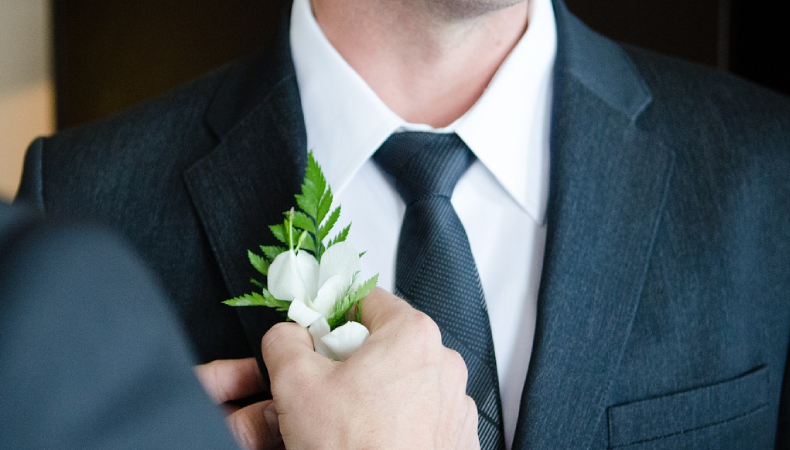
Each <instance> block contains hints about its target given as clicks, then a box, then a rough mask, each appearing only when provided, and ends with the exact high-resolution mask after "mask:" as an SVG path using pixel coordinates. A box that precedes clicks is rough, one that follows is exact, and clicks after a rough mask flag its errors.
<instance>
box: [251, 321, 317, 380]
mask: <svg viewBox="0 0 790 450" xmlns="http://www.w3.org/2000/svg"><path fill="white" fill-rule="evenodd" d="M261 354H262V355H263V361H264V362H265V363H266V369H268V371H269V377H270V378H271V379H275V378H278V375H279V374H280V373H281V372H282V370H283V369H285V368H287V366H288V364H292V363H294V362H296V361H320V360H322V359H326V358H324V357H322V356H320V355H318V354H317V353H315V351H313V338H312V337H311V336H310V333H309V332H308V331H307V329H305V328H303V327H301V326H299V325H298V324H295V323H288V322H281V323H278V324H276V325H274V326H273V327H272V328H271V329H270V330H269V331H268V332H266V334H265V335H264V336H263V339H262V340H261Z"/></svg>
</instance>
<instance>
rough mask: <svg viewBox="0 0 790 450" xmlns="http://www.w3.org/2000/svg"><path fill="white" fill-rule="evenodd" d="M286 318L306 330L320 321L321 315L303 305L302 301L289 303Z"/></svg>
mask: <svg viewBox="0 0 790 450" xmlns="http://www.w3.org/2000/svg"><path fill="white" fill-rule="evenodd" d="M288 318H289V319H291V320H293V321H294V322H296V323H298V324H299V325H301V326H303V327H305V328H307V327H309V326H310V325H312V324H313V323H314V322H315V321H317V320H318V319H320V318H321V314H320V313H318V312H316V311H315V310H314V309H312V308H310V307H309V306H307V305H305V303H304V302H303V301H301V300H294V301H292V302H291V306H289V307H288ZM328 326H329V325H327V327H328Z"/></svg>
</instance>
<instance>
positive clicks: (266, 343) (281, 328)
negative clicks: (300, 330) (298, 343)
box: [261, 322, 291, 354]
mask: <svg viewBox="0 0 790 450" xmlns="http://www.w3.org/2000/svg"><path fill="white" fill-rule="evenodd" d="M289 325H290V324H289V323H287V322H279V323H276V324H275V325H274V326H273V327H271V328H269V331H267V332H266V334H264V335H263V339H262V340H261V351H262V352H263V353H264V354H266V353H267V352H268V351H270V350H271V349H272V348H275V347H276V345H277V343H278V342H281V341H282V340H285V339H287V338H288V335H290V334H291V327H290V326H289Z"/></svg>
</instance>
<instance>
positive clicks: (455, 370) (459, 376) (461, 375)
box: [446, 349, 469, 388]
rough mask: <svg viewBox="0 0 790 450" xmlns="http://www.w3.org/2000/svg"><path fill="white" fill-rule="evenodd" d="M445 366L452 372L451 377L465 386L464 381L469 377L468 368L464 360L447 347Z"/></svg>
mask: <svg viewBox="0 0 790 450" xmlns="http://www.w3.org/2000/svg"><path fill="white" fill-rule="evenodd" d="M446 360H447V366H448V368H449V370H450V373H451V374H452V379H455V380H457V382H458V384H460V385H461V386H463V387H464V388H466V381H467V379H468V377H469V370H468V368H467V367H466V361H464V357H463V356H461V354H460V353H458V352H457V351H455V350H451V349H447V357H446Z"/></svg>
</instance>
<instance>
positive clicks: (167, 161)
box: [25, 58, 251, 211]
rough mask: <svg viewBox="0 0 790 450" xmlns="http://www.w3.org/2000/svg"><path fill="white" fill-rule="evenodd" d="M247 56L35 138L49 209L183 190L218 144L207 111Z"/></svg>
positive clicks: (39, 169)
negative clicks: (154, 190) (150, 189)
mask: <svg viewBox="0 0 790 450" xmlns="http://www.w3.org/2000/svg"><path fill="white" fill-rule="evenodd" d="M250 59H251V58H245V59H242V60H239V61H236V62H234V63H231V64H229V65H227V66H225V67H222V68H220V69H217V70H215V71H213V72H210V73H208V74H206V75H203V76H201V77H200V78H198V79H196V80H194V81H192V82H190V83H188V84H185V85H183V86H181V87H178V88H176V89H174V90H172V91H170V92H168V93H165V94H163V95H161V96H158V97H156V98H153V99H151V100H148V101H146V102H144V103H141V104H139V105H136V106H133V107H131V108H129V109H126V110H124V111H121V112H118V113H115V114H113V115H111V116H108V117H106V118H103V119H100V120H98V121H95V122H92V123H89V124H85V125H81V126H78V127H75V128H71V129H67V130H64V131H61V132H59V133H57V134H55V135H53V136H51V137H48V138H44V139H42V140H40V141H39V142H37V145H38V147H39V155H38V158H39V161H37V162H36V163H37V166H38V167H37V172H38V173H39V174H40V175H39V176H38V178H39V179H40V180H41V181H40V183H41V185H42V186H43V187H42V188H41V190H42V194H41V198H42V199H43V200H42V202H44V203H46V204H47V210H48V211H49V210H50V209H49V206H51V205H52V204H53V203H64V204H65V203H70V204H73V202H74V201H75V199H90V198H96V197H97V196H102V198H106V196H107V195H110V196H112V197H117V196H120V195H125V194H122V193H123V192H129V191H131V190H133V189H136V190H140V188H141V187H144V186H159V187H160V188H167V189H172V188H175V187H178V183H180V176H181V173H182V172H183V171H184V170H186V168H188V167H190V166H191V165H192V164H194V163H195V162H196V161H198V160H199V159H200V158H202V157H203V156H204V155H205V154H207V153H208V152H209V151H210V150H211V149H213V148H214V147H215V146H216V144H217V143H218V138H217V137H216V136H215V135H214V134H213V133H212V131H211V129H210V128H209V127H208V126H207V124H206V121H205V116H206V112H207V110H208V109H209V108H210V107H211V105H212V101H213V100H214V97H215V95H216V93H217V91H218V90H219V89H220V87H221V86H222V84H223V82H224V81H225V80H226V79H228V77H233V76H237V74H238V73H239V72H244V71H245V70H247V66H248V65H249V64H250V63H249V61H250ZM28 166H32V164H31V162H30V161H28V162H26V167H25V172H26V173H27V172H28V171H31V170H34V168H33V167H28ZM142 191H143V192H145V191H146V190H145V189H143V190H142Z"/></svg>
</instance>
